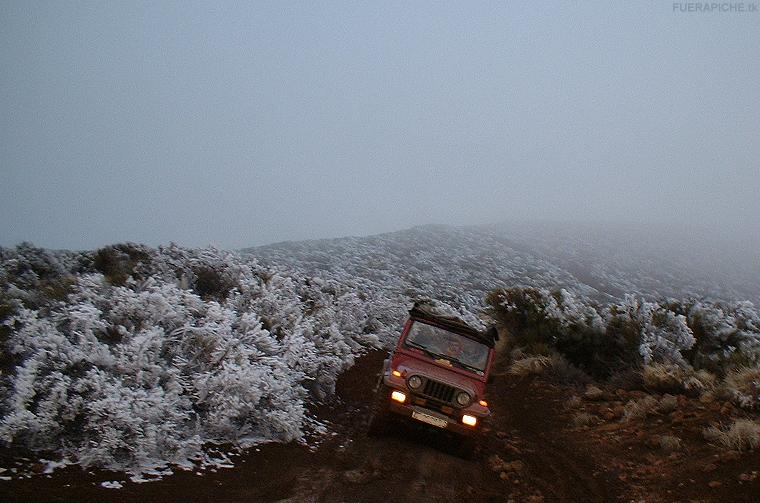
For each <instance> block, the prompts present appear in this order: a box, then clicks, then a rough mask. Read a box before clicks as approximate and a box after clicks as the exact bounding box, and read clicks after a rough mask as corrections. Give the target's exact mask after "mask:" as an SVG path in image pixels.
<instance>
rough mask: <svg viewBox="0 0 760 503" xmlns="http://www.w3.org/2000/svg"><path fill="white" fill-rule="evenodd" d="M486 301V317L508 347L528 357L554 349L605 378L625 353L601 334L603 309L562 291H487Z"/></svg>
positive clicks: (603, 330) (620, 345) (603, 331)
mask: <svg viewBox="0 0 760 503" xmlns="http://www.w3.org/2000/svg"><path fill="white" fill-rule="evenodd" d="M486 301H487V302H488V304H489V305H490V309H489V314H490V315H491V316H492V317H493V318H494V319H495V320H498V321H499V322H500V323H501V324H503V325H504V326H505V327H506V328H507V330H508V331H509V334H510V339H511V340H510V341H509V344H510V345H511V346H513V347H514V346H520V347H524V348H525V349H526V350H527V351H528V352H529V353H533V354H550V353H551V352H552V351H557V352H559V353H560V354H561V355H562V356H563V357H564V358H566V359H567V360H568V361H569V362H570V363H571V364H573V365H575V366H577V367H580V368H581V369H583V370H585V371H587V372H589V373H591V374H594V375H606V374H608V373H609V372H610V371H611V370H612V369H613V368H614V367H615V366H616V365H617V362H619V361H622V360H624V359H625V357H626V354H627V352H630V351H627V348H626V347H625V345H624V344H623V343H622V341H621V340H619V339H618V338H616V337H614V336H610V335H608V334H607V333H606V326H605V320H604V318H603V314H604V311H603V310H602V312H601V313H600V310H599V309H598V308H597V306H595V305H594V304H592V303H591V302H590V301H588V300H587V299H579V298H577V297H576V296H575V295H573V294H572V293H570V292H569V291H567V290H558V291H555V292H550V291H549V290H546V289H539V288H509V289H504V290H496V291H493V292H491V293H490V294H489V295H488V297H487V299H486Z"/></svg>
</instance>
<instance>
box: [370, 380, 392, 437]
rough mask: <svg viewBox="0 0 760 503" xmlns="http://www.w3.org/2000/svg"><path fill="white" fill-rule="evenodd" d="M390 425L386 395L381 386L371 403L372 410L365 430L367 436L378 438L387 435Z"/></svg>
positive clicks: (383, 387)
mask: <svg viewBox="0 0 760 503" xmlns="http://www.w3.org/2000/svg"><path fill="white" fill-rule="evenodd" d="M389 423H390V418H389V413H388V404H387V393H386V389H385V386H381V387H380V389H378V390H377V393H375V401H374V402H373V403H372V408H371V409H370V414H369V428H367V435H369V436H370V437H379V436H382V435H385V434H386V433H388V425H389Z"/></svg>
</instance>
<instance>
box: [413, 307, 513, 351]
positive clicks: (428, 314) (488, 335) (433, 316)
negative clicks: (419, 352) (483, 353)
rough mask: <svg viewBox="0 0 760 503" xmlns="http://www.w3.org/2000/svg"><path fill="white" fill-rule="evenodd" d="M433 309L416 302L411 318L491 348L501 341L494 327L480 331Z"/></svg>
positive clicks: (456, 318) (454, 317)
mask: <svg viewBox="0 0 760 503" xmlns="http://www.w3.org/2000/svg"><path fill="white" fill-rule="evenodd" d="M432 307H433V306H431V305H430V304H429V303H426V302H415V303H414V306H412V308H411V309H410V310H409V316H410V317H411V318H412V319H414V320H419V321H422V322H429V323H432V324H434V325H438V326H440V327H441V328H444V329H446V330H448V331H450V332H454V333H457V334H459V335H463V336H465V337H467V338H468V339H472V340H474V341H477V342H480V343H482V344H485V345H487V346H489V347H493V346H494V344H495V343H496V341H497V340H499V333H498V332H497V331H496V327H495V326H493V325H492V326H490V327H488V328H487V329H485V330H478V329H476V328H473V327H471V326H470V325H468V324H467V323H466V322H465V321H464V320H462V319H460V318H458V317H456V316H453V315H444V314H440V313H438V312H435V311H433V310H432V309H431V308H432Z"/></svg>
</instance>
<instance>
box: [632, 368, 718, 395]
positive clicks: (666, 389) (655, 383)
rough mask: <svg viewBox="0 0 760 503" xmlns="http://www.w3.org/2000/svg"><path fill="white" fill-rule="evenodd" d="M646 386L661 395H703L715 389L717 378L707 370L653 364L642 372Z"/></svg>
mask: <svg viewBox="0 0 760 503" xmlns="http://www.w3.org/2000/svg"><path fill="white" fill-rule="evenodd" d="M641 375H642V379H643V381H644V386H645V387H646V388H647V389H648V390H650V391H657V392H660V393H674V394H678V393H684V392H690V393H691V394H697V395H699V394H701V393H703V392H705V391H707V390H710V389H713V388H714V387H715V376H714V375H712V374H711V373H709V372H707V371H706V370H694V369H693V368H691V367H681V366H679V365H675V364H672V363H653V364H651V365H647V366H645V367H644V369H643V370H642V372H641Z"/></svg>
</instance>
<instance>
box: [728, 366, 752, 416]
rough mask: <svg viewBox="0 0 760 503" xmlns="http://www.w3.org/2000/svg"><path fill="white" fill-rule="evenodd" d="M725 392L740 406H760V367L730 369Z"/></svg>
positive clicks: (746, 407) (749, 407) (745, 407)
mask: <svg viewBox="0 0 760 503" xmlns="http://www.w3.org/2000/svg"><path fill="white" fill-rule="evenodd" d="M723 388H724V392H725V394H726V395H728V397H729V398H730V399H731V401H733V402H734V403H735V404H736V405H738V406H739V407H742V408H744V409H754V408H756V407H758V406H760V368H757V367H741V368H738V369H736V370H732V371H730V372H729V373H728V374H727V375H726V379H725V382H724V384H723Z"/></svg>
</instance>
